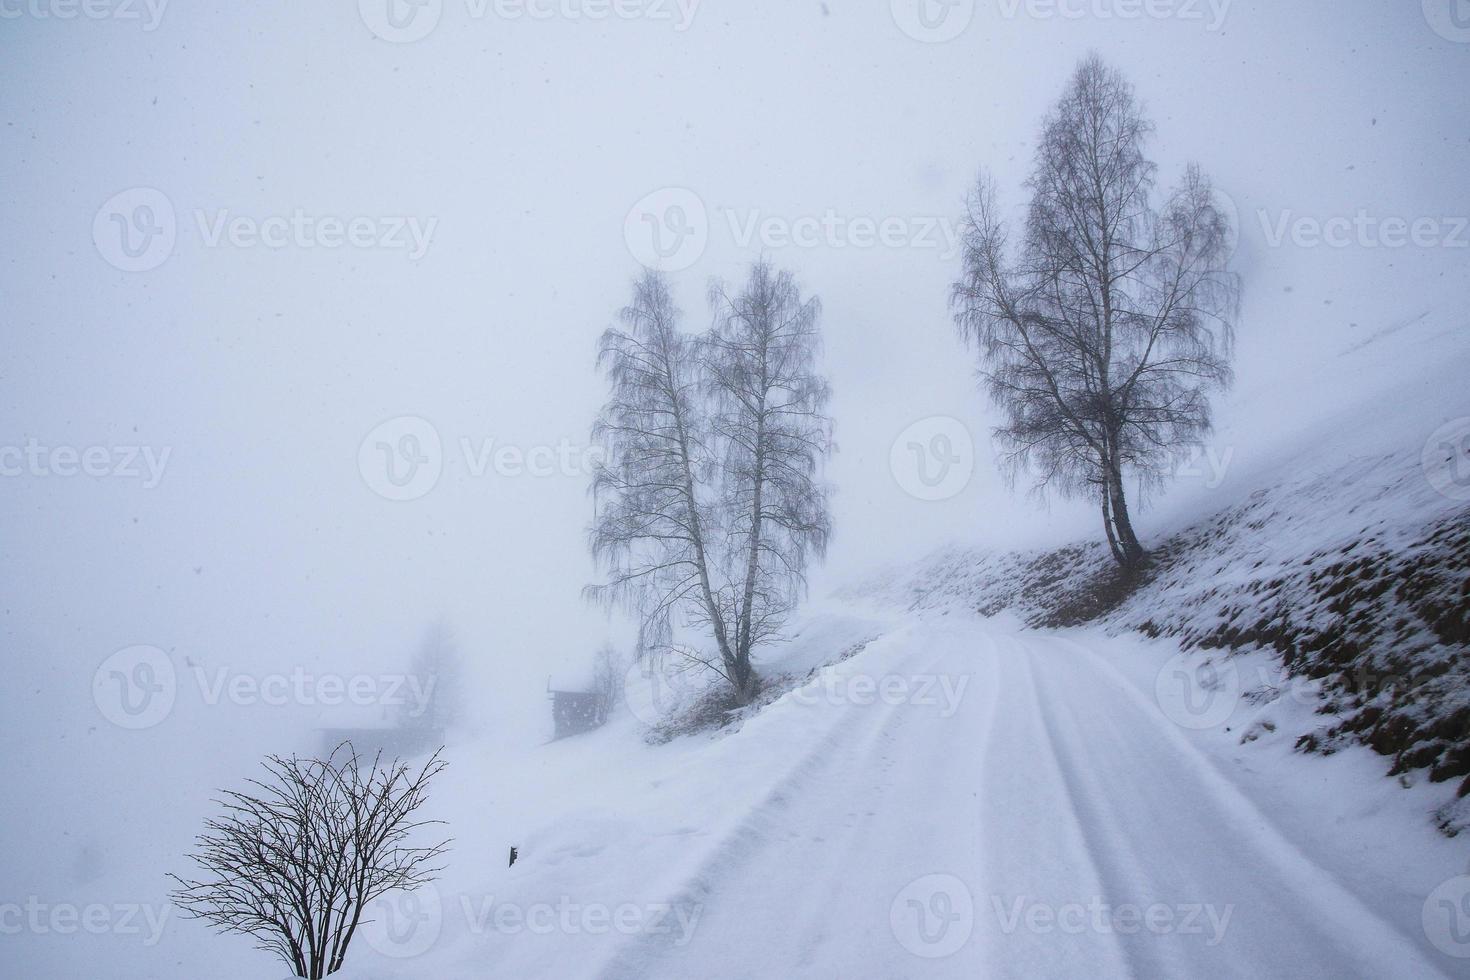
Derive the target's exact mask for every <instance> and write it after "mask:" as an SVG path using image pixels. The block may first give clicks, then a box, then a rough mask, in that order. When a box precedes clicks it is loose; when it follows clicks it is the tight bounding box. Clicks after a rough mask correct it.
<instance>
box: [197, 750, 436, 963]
mask: <svg viewBox="0 0 1470 980" xmlns="http://www.w3.org/2000/svg"><path fill="white" fill-rule="evenodd" d="M444 765H445V764H444V762H443V761H441V760H440V758H439V755H438V753H435V754H434V756H433V757H432V758H431V759H430V760H429V761H428V762H427V763H425V764H424V765H423V766H422V767H421V768H419V769H417V770H414V769H410V768H409V767H408V766H407V765H405V764H403V763H401V762H398V761H394V762H391V763H383V762H381V757H380V756H374V757H373V758H372V759H363V758H360V757H359V756H358V754H357V752H356V751H355V750H353V748H352V745H351V743H347V742H344V743H343V744H342V745H340V746H338V747H337V749H336V751H334V752H333V753H332V754H331V756H329V757H328V758H326V759H298V758H296V757H295V756H292V757H290V758H282V757H280V756H274V755H273V756H270V757H269V758H268V759H267V760H266V762H265V770H266V775H265V776H264V777H263V778H261V779H259V780H255V779H252V780H249V784H250V788H249V789H246V790H244V791H241V792H226V793H224V795H223V799H222V800H221V801H220V803H221V806H223V808H224V813H223V815H221V816H219V817H215V818H213V819H211V820H209V821H208V822H207V823H206V824H205V831H204V833H203V834H201V835H200V836H199V837H198V838H196V840H195V847H196V851H195V853H194V854H192V855H190V857H191V858H192V859H193V861H194V863H196V864H197V865H198V866H199V868H200V869H201V871H202V873H203V877H201V878H197V879H196V878H183V877H180V876H178V875H169V877H170V878H172V879H173V880H174V882H175V883H177V885H178V888H177V889H176V890H175V891H173V892H172V893H171V895H170V897H171V898H172V899H173V901H174V903H175V904H176V905H178V906H179V907H180V908H181V909H183V910H184V912H185V914H187V915H189V916H191V917H193V918H200V919H204V920H205V921H207V922H209V923H210V924H211V925H213V926H215V927H216V928H217V929H219V930H221V931H222V932H234V933H239V934H241V935H247V936H252V937H254V939H255V940H256V947H257V948H259V949H264V950H268V951H270V952H273V953H275V954H277V955H278V956H280V958H281V959H282V960H284V961H285V962H286V963H287V964H288V965H289V966H290V967H291V969H292V970H294V971H295V975H296V976H298V977H306V978H309V980H318V978H321V977H325V976H327V975H329V974H332V973H335V972H336V971H337V970H339V969H341V968H342V964H343V961H344V959H345V957H346V956H347V948H348V944H350V943H351V942H352V938H353V936H354V935H355V934H356V932H357V928H358V926H359V925H360V924H361V923H362V921H363V919H362V913H363V910H364V909H365V908H366V906H367V905H368V903H369V902H371V901H372V900H373V899H375V898H377V897H378V896H380V895H383V894H384V893H386V892H390V891H393V890H394V889H400V888H401V889H412V888H415V887H417V886H419V885H421V884H424V883H426V882H428V881H431V880H433V877H434V875H435V874H436V873H437V872H438V871H440V870H442V869H441V867H440V866H438V865H437V864H436V862H437V860H438V859H439V857H440V856H441V855H443V854H444V852H445V851H446V849H447V848H448V845H449V842H448V841H447V840H445V841H440V842H438V843H435V844H430V845H428V846H420V845H417V844H414V843H412V838H414V837H415V836H417V834H418V832H419V831H420V830H421V829H422V828H425V827H428V826H431V825H433V824H439V823H442V821H438V820H421V819H419V817H418V811H419V808H420V807H421V806H422V805H423V803H424V801H425V798H426V794H427V792H428V785H429V780H430V779H432V778H433V777H434V776H435V775H437V774H438V773H439V772H440V771H441V770H443V768H444Z"/></svg>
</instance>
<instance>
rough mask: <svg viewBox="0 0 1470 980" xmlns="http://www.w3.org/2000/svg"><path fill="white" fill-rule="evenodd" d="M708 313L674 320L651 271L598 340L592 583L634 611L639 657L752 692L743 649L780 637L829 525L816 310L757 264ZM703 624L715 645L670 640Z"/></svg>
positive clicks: (720, 292) (755, 682)
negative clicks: (599, 574) (598, 448)
mask: <svg viewBox="0 0 1470 980" xmlns="http://www.w3.org/2000/svg"><path fill="white" fill-rule="evenodd" d="M711 300H712V302H713V304H714V306H715V311H716V323H715V326H714V328H713V329H711V330H710V332H709V333H708V334H707V335H706V336H705V337H703V338H700V339H699V340H698V341H696V340H694V339H693V338H691V337H689V336H687V335H686V334H684V333H683V332H681V330H680V329H679V312H678V310H677V309H675V307H674V305H673V302H672V300H671V298H670V296H669V290H668V284H667V282H666V281H665V280H664V278H663V277H662V276H660V275H659V274H658V273H655V272H646V273H645V274H644V275H643V277H642V278H641V279H640V280H639V281H638V282H637V283H636V284H635V287H634V296H633V302H632V304H630V305H629V306H628V307H627V308H626V309H624V310H623V313H622V323H623V329H620V330H619V329H613V330H609V331H607V332H606V333H605V334H604V335H603V338H602V342H601V347H600V353H599V358H598V360H599V363H600V365H601V366H602V368H603V371H604V372H605V374H606V375H607V378H608V381H609V384H610V387H611V397H610V398H609V400H608V402H607V404H606V406H605V407H604V408H603V410H602V413H601V415H600V416H599V417H598V420H597V423H596V425H595V426H594V430H593V434H594V438H596V439H597V440H598V441H599V442H600V443H601V444H602V445H603V447H604V449H605V450H606V455H605V458H604V460H603V462H602V464H601V465H600V466H599V467H598V468H597V470H596V471H595V472H594V475H593V494H594V496H595V498H596V502H597V503H596V515H595V517H594V521H593V527H592V533H591V546H592V552H593V555H594V556H595V557H597V558H598V559H599V560H600V561H601V562H602V563H603V564H604V566H605V567H606V570H607V577H606V580H605V581H603V582H601V583H599V584H597V585H593V586H589V588H588V590H587V591H588V594H589V595H590V596H591V597H593V598H596V599H600V600H603V601H605V602H617V603H620V604H622V605H624V606H625V607H627V608H629V609H631V610H632V611H633V612H635V613H636V615H637V616H638V618H639V623H640V632H639V649H640V656H655V655H664V654H675V655H677V656H678V657H679V658H680V659H681V661H687V662H689V663H691V664H695V665H701V666H703V667H705V668H708V669H710V670H713V671H714V672H716V673H718V674H719V675H720V676H722V677H723V678H725V680H727V681H728V682H729V683H730V685H731V686H732V688H733V690H734V692H735V696H736V699H737V700H738V701H739V702H740V703H746V702H747V701H749V699H750V698H751V697H752V696H753V695H754V694H755V693H756V691H757V690H759V679H758V677H757V676H756V672H755V670H754V667H753V666H752V662H751V651H752V650H753V649H755V648H756V647H757V646H759V645H760V644H761V643H762V642H765V641H768V640H770V639H772V638H773V637H775V636H776V635H777V633H778V632H779V630H780V628H781V625H782V623H783V622H784V621H785V618H786V616H787V614H788V613H789V611H790V609H791V606H792V604H793V602H794V600H795V597H796V595H797V594H798V592H799V591H800V589H801V587H802V586H803V585H804V583H805V572H806V567H807V561H808V559H809V556H811V555H812V554H817V555H820V554H822V553H823V552H824V551H825V548H826V544H827V537H828V535H829V533H830V521H829V519H828V515H827V507H826V489H825V487H824V486H823V485H822V484H821V483H820V482H819V480H818V479H817V473H818V471H819V469H820V467H821V465H822V463H823V461H824V460H825V458H826V456H827V454H828V452H829V451H830V448H831V435H830V424H829V422H828V420H827V419H826V417H825V416H823V415H822V409H823V407H824V406H825V404H826V401H827V397H828V389H827V383H826V381H825V380H823V379H822V378H821V376H820V375H818V374H817V373H816V371H815V367H814V365H815V360H816V355H817V352H818V348H819V346H820V344H819V334H818V331H817V320H818V316H819V314H820V306H819V304H818V303H817V301H816V300H803V299H802V298H801V293H800V290H799V289H798V288H797V286H796V282H795V280H794V279H793V278H792V277H791V275H790V274H789V273H785V272H779V273H778V272H776V271H774V270H773V269H772V268H771V267H770V266H769V265H767V264H766V263H764V262H762V263H757V264H756V265H755V266H754V267H753V269H752V270H751V275H750V279H749V281H748V282H747V283H746V285H745V287H744V289H743V290H742V291H741V292H740V293H739V294H738V295H736V296H734V297H730V296H729V295H727V294H726V292H725V291H724V289H723V288H721V287H716V288H715V289H713V290H712V292H711ZM675 624H677V625H682V626H688V627H694V628H700V629H706V630H708V632H709V635H710V637H711V639H712V641H713V650H712V651H709V652H706V651H704V650H701V649H700V648H699V646H698V645H695V644H688V643H676V641H675V635H674V630H673V627H674V625H675Z"/></svg>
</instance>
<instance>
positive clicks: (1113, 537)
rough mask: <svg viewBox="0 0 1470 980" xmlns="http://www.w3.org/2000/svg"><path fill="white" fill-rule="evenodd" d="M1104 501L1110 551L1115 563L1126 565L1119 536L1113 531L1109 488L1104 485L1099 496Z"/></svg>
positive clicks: (1105, 529) (1103, 510)
mask: <svg viewBox="0 0 1470 980" xmlns="http://www.w3.org/2000/svg"><path fill="white" fill-rule="evenodd" d="M1098 496H1099V497H1100V498H1101V499H1102V517H1103V530H1104V531H1106V532H1107V533H1108V550H1109V551H1111V552H1112V553H1113V561H1115V562H1117V563H1118V564H1119V565H1123V564H1126V561H1125V559H1124V557H1123V548H1122V546H1121V545H1119V544H1118V535H1117V533H1116V532H1114V530H1113V509H1112V508H1111V507H1109V506H1108V487H1107V484H1106V483H1105V484H1103V486H1102V492H1101V493H1099V494H1098Z"/></svg>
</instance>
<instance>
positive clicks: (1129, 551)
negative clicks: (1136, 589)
mask: <svg viewBox="0 0 1470 980" xmlns="http://www.w3.org/2000/svg"><path fill="white" fill-rule="evenodd" d="M1107 492H1108V498H1109V499H1108V504H1109V506H1110V508H1111V509H1112V514H1113V524H1112V529H1113V531H1114V532H1115V533H1116V534H1117V536H1118V546H1119V547H1120V548H1121V549H1122V552H1123V557H1122V560H1121V561H1120V562H1119V564H1121V565H1122V566H1123V568H1124V570H1125V571H1129V572H1135V571H1137V570H1138V569H1139V568H1140V567H1142V565H1143V560H1144V558H1145V556H1146V555H1145V552H1144V550H1143V545H1141V544H1139V543H1138V536H1137V535H1136V534H1134V533H1133V522H1132V521H1130V520H1129V519H1128V500H1127V497H1126V496H1125V495H1124V492H1123V471H1122V467H1120V466H1119V465H1118V461H1117V460H1116V459H1115V460H1113V461H1112V462H1111V463H1110V464H1109V466H1108V489H1107Z"/></svg>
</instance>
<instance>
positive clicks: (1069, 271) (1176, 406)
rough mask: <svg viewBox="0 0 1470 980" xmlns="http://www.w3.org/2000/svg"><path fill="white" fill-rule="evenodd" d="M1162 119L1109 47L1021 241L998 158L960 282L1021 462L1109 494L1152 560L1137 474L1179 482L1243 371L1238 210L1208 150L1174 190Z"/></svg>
mask: <svg viewBox="0 0 1470 980" xmlns="http://www.w3.org/2000/svg"><path fill="white" fill-rule="evenodd" d="M1152 132H1153V127H1152V124H1151V123H1150V122H1149V121H1148V120H1147V119H1146V118H1145V116H1144V114H1143V110H1142V108H1141V107H1140V105H1139V103H1138V101H1137V99H1136V98H1135V96H1134V92H1133V88H1132V86H1131V85H1130V84H1129V83H1128V82H1127V81H1126V80H1125V79H1124V77H1123V76H1122V74H1121V73H1119V72H1118V71H1117V70H1116V69H1113V68H1111V67H1109V66H1108V65H1106V64H1104V63H1103V62H1102V60H1101V59H1100V58H1098V57H1097V56H1096V55H1092V56H1089V57H1088V58H1087V59H1085V60H1084V61H1083V62H1081V64H1079V65H1078V67H1077V69H1076V72H1075V73H1074V74H1073V76H1072V80H1071V83H1070V84H1069V86H1068V87H1067V90H1066V92H1065V94H1064V95H1063V96H1062V98H1061V100H1060V101H1059V102H1058V103H1057V104H1056V106H1055V107H1054V108H1053V109H1052V111H1051V112H1050V113H1049V114H1048V116H1047V117H1046V119H1045V121H1044V124H1043V127H1042V135H1041V140H1040V143H1039V145H1038V147H1037V155H1036V163H1035V166H1034V170H1033V172H1032V174H1031V177H1030V179H1029V180H1028V181H1027V187H1028V189H1029V190H1030V191H1031V202H1030V207H1029V209H1028V211H1027V216H1026V221H1025V226H1024V229H1023V231H1022V233H1021V236H1020V241H1019V242H1018V243H1017V245H1016V247H1015V248H1012V247H1011V246H1010V243H1009V240H1008V232H1007V228H1006V225H1005V222H1004V221H1003V220H1002V219H1001V217H1000V216H999V214H998V209H997V205H996V194H995V185H994V183H993V181H992V180H991V179H990V178H989V177H988V176H987V175H985V174H983V173H982V175H981V177H980V179H979V181H978V183H977V186H976V188H975V190H974V192H973V193H972V194H971V195H970V197H969V199H968V202H967V205H968V223H967V227H966V229H965V239H964V267H963V273H962V275H961V278H960V279H959V281H958V282H957V283H956V284H955V286H954V289H953V293H952V302H953V306H954V309H955V320H956V323H957V324H958V326H959V328H960V331H961V333H962V335H963V336H964V337H965V338H966V339H967V340H970V341H973V342H974V343H976V345H977V346H978V348H979V350H980V352H981V355H982V364H983V374H984V378H985V381H986V385H987V388H988V390H989V394H990V397H991V399H992V401H993V402H994V403H995V405H996V406H997V407H999V408H1000V409H1001V410H1002V411H1003V412H1004V413H1005V419H1006V421H1005V424H1004V425H1002V426H1000V427H998V428H997V429H996V431H995V435H996V437H997V439H998V440H999V442H1000V443H1001V445H1002V446H1003V447H1005V449H1006V450H1007V461H1008V462H1009V464H1010V476H1011V477H1012V479H1014V478H1015V476H1016V475H1017V474H1018V473H1020V472H1021V471H1034V473H1035V478H1036V483H1035V489H1036V491H1037V492H1040V493H1045V492H1046V491H1047V490H1048V489H1055V490H1057V491H1059V492H1061V493H1063V494H1073V495H1087V496H1093V497H1094V498H1095V499H1097V500H1098V501H1099V502H1100V505H1101V510H1102V516H1103V526H1104V529H1105V530H1106V533H1107V539H1108V543H1109V547H1110V548H1111V551H1112V554H1113V556H1114V558H1115V559H1116V560H1117V561H1118V563H1119V564H1120V565H1121V566H1123V567H1124V568H1125V569H1128V570H1130V571H1131V570H1136V569H1137V568H1138V567H1139V566H1141V565H1142V563H1143V562H1144V561H1145V559H1146V553H1145V551H1144V549H1143V546H1142V545H1141V544H1140V543H1139V540H1138V536H1137V534H1136V532H1135V531H1134V527H1133V521H1132V518H1131V516H1130V514H1129V508H1128V497H1127V493H1126V490H1125V487H1126V482H1125V480H1126V477H1127V476H1129V475H1132V476H1134V477H1135V478H1137V479H1138V480H1139V482H1140V485H1142V486H1145V487H1147V486H1155V485H1157V484H1158V483H1160V482H1161V481H1162V478H1163V475H1164V474H1165V472H1166V471H1167V466H1168V463H1169V460H1170V458H1171V456H1172V455H1173V454H1174V453H1175V452H1177V451H1178V449H1179V448H1180V447H1181V446H1187V445H1190V444H1194V443H1197V442H1198V441H1200V440H1201V439H1202V438H1203V437H1204V435H1205V434H1207V433H1208V432H1209V430H1210V424H1211V422H1210V406H1209V400H1208V394H1209V392H1210V391H1211V390H1212V389H1215V388H1220V387H1224V386H1227V385H1229V384H1230V382H1231V370H1230V355H1231V348H1232V345H1233V338H1234V320H1235V316H1236V311H1237V307H1238V283H1237V279H1236V277H1235V276H1234V275H1233V274H1232V273H1231V272H1229V270H1228V269H1227V261H1228V258H1229V254H1228V253H1229V248H1228V237H1229V235H1230V232H1231V228H1230V223H1229V219H1228V218H1227V217H1226V216H1225V213H1224V211H1223V210H1222V209H1221V207H1220V206H1219V204H1218V203H1217V201H1216V199H1215V196H1214V194H1213V192H1212V190H1211V187H1210V183H1209V181H1208V180H1207V179H1206V178H1205V177H1204V176H1203V175H1202V174H1201V172H1200V170H1199V168H1198V167H1197V166H1195V165H1192V164H1191V165H1190V166H1188V167H1187V168H1186V169H1185V171H1184V174H1183V179H1182V180H1181V182H1180V184H1179V185H1178V186H1177V187H1176V188H1175V189H1173V190H1172V191H1170V192H1169V193H1168V194H1167V195H1163V196H1162V199H1160V195H1159V193H1158V192H1157V190H1156V181H1155V177H1156V169H1157V168H1156V167H1155V165H1154V164H1153V163H1152V162H1150V161H1149V160H1148V159H1147V157H1146V156H1145V146H1146V143H1147V141H1148V139H1149V137H1150V136H1151V135H1152Z"/></svg>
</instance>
